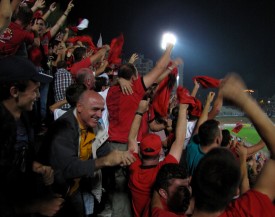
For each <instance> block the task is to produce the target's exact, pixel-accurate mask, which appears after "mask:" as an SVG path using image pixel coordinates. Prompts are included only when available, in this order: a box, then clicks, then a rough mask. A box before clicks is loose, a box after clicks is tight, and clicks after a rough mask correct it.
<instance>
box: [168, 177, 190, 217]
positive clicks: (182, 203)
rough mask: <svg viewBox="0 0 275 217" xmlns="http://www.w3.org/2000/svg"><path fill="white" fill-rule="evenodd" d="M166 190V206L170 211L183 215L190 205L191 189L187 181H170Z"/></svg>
mask: <svg viewBox="0 0 275 217" xmlns="http://www.w3.org/2000/svg"><path fill="white" fill-rule="evenodd" d="M170 184H171V185H170V186H169V187H168V189H167V206H168V208H169V210H170V211H172V212H175V213H184V212H185V211H186V210H187V209H188V207H189V203H190V199H191V188H190V186H189V178H188V179H172V180H170Z"/></svg>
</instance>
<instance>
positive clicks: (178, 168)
mask: <svg viewBox="0 0 275 217" xmlns="http://www.w3.org/2000/svg"><path fill="white" fill-rule="evenodd" d="M188 177H189V175H188V170H187V167H186V165H185V164H184V165H179V164H175V163H169V164H165V165H163V166H162V167H161V168H160V170H159V172H158V174H157V177H156V181H155V185H154V189H155V190H156V191H158V190H159V189H160V188H162V189H164V190H166V191H167V190H168V187H169V186H170V185H171V183H170V180H171V179H187V178H188Z"/></svg>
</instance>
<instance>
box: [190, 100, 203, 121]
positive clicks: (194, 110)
mask: <svg viewBox="0 0 275 217" xmlns="http://www.w3.org/2000/svg"><path fill="white" fill-rule="evenodd" d="M194 100H195V105H192V106H191V111H190V114H191V115H192V116H195V117H200V116H201V113H202V104H201V101H200V100H199V99H197V98H194Z"/></svg>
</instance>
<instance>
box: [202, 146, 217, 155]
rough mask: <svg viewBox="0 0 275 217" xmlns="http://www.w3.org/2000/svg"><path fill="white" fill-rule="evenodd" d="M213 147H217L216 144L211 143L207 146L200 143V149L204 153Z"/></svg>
mask: <svg viewBox="0 0 275 217" xmlns="http://www.w3.org/2000/svg"><path fill="white" fill-rule="evenodd" d="M215 147H217V146H216V144H211V145H207V146H202V145H200V148H201V150H202V151H203V152H204V153H205V154H207V153H208V152H209V151H210V150H211V149H213V148H215Z"/></svg>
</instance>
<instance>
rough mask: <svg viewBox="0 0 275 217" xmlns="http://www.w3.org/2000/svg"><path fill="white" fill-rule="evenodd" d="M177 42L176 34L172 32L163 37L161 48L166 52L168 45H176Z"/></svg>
mask: <svg viewBox="0 0 275 217" xmlns="http://www.w3.org/2000/svg"><path fill="white" fill-rule="evenodd" d="M176 41H177V39H176V36H175V35H174V34H172V33H170V32H167V33H164V34H163V36H162V41H161V48H162V49H163V50H165V49H166V46H167V44H168V43H171V44H173V45H175V44H176Z"/></svg>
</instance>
